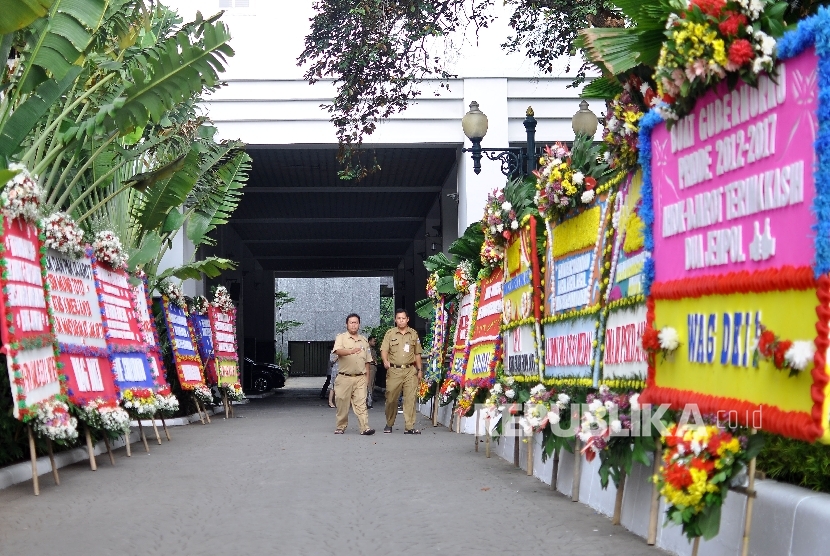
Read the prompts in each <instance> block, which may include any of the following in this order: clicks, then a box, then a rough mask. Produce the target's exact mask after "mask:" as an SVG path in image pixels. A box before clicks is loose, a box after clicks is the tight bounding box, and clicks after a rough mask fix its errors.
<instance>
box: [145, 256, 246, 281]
mask: <svg viewBox="0 0 830 556" xmlns="http://www.w3.org/2000/svg"><path fill="white" fill-rule="evenodd" d="M234 268H236V263H235V262H234V261H231V260H229V259H220V258H219V257H208V258H206V259H205V260H203V261H196V262H195V263H188V264H184V265H182V266H177V267H174V268H168V269H167V270H165V271H164V272H162V273H160V274H159V275H158V276H156V281H157V282H161V281H162V280H165V279H167V278H171V277H172V278H178V279H179V280H201V279H202V274H204V275H205V276H207V277H208V278H216V277H217V276H219V274H221V273H222V271H223V270H233V269H234Z"/></svg>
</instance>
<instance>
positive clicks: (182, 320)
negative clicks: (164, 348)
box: [161, 295, 205, 390]
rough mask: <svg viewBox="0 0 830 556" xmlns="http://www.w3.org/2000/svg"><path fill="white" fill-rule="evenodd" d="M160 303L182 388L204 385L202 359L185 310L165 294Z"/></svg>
mask: <svg viewBox="0 0 830 556" xmlns="http://www.w3.org/2000/svg"><path fill="white" fill-rule="evenodd" d="M161 304H162V313H163V314H164V320H165V321H166V322H167V335H168V337H169V339H170V346H171V348H172V349H173V359H174V362H175V364H176V372H177V373H178V375H179V383H180V384H181V386H182V390H193V389H194V388H196V387H197V386H200V385H204V383H205V378H204V372H203V370H202V359H201V358H200V357H199V354H198V353H197V349H198V348H197V347H196V336H195V335H194V333H193V329H192V328H191V326H190V322H189V321H188V318H187V316H188V315H187V310H186V309H184V308H182V307H180V306H179V305H178V304H176V303H173V302H171V301H170V298H169V297H167V296H166V295H163V296H162V297H161Z"/></svg>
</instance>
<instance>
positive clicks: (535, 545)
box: [0, 386, 665, 556]
mask: <svg viewBox="0 0 830 556" xmlns="http://www.w3.org/2000/svg"><path fill="white" fill-rule="evenodd" d="M318 393H319V386H316V388H315V389H307V390H303V389H299V388H292V389H289V390H284V391H283V390H281V391H278V392H277V393H276V395H274V396H269V397H267V398H263V399H256V400H251V401H250V403H249V404H247V405H244V406H237V407H236V418H235V419H230V420H225V419H223V418H222V417H220V416H219V415H217V416H216V417H214V419H213V424H211V425H206V426H203V425H201V424H198V423H197V424H195V425H189V426H186V427H176V428H175V429H173V430H172V434H173V441H172V442H170V443H168V442H166V441H165V442H164V444H163V445H161V446H159V445H157V444H155V443H153V444H151V447H150V450H151V453H150V454H149V455H147V454H146V453H145V452H144V450H143V448H142V447H141V445H140V444H133V456H132V458H127V457H126V454H125V452H124V450H123V449H120V450H118V451H117V452H116V455H117V460H116V466H115V467H111V466H110V464H109V461H108V460H107V459H106V458H105V457H99V458H98V465H99V468H98V471H95V472H92V471H90V470H89V467H88V465H86V464H76V465H73V466H70V467H66V468H64V469H62V470H61V486H55V485H54V484H53V483H52V479H51V476H50V475H43V476H42V477H41V494H40V496H39V497H35V496H33V495H32V489H31V482H28V483H23V484H20V485H17V486H14V487H11V488H9V489H6V490H2V491H0V554H2V555H12V554H13V555H17V556H28V555H33V556H34V555H42V554H61V555H75V554H78V555H84V556H97V555H136V556H153V555H165V556H171V555H195V554H236V555H259V554H280V555H282V554H285V555H295V554H296V555H328V554H332V555H333V554H337V555H355V556H358V555H360V556H363V555H383V556H386V555H392V554H395V555H398V554H403V555H406V554H418V555H421V554H452V555H456V554H482V555H497V554H498V555H502V554H516V553H519V552H523V553H524V552H528V551H534V552H538V553H542V551H544V552H549V553H552V554H566V555H567V554H579V555H580V556H592V555H597V556H600V555H601V556H607V555H608V554H613V555H614V556H635V555H637V556H639V555H644V556H645V555H651V556H656V555H659V554H665V552H663V551H661V550H658V549H655V548H652V547H648V546H647V545H646V543H645V541H644V540H643V539H641V538H639V537H636V536H634V535H632V534H630V533H629V532H627V531H626V530H625V529H623V528H621V527H618V526H617V527H615V526H612V525H611V523H610V520H609V519H608V518H607V517H605V516H602V515H599V514H597V513H596V512H594V511H593V510H591V509H590V508H588V507H587V506H584V505H582V504H575V503H572V502H570V500H569V499H567V498H565V497H563V496H561V495H559V494H556V493H554V492H552V491H551V490H550V489H549V487H548V486H547V485H544V484H543V483H541V482H539V481H538V480H536V479H534V478H532V477H528V476H526V475H525V473H524V471H521V470H519V469H516V468H515V467H513V465H512V464H511V463H508V462H506V461H504V460H502V459H501V458H499V457H497V456H493V457H492V458H491V459H486V458H485V457H484V453H483V450H482V451H481V452H478V453H476V452H475V451H474V449H473V442H472V439H471V438H470V437H469V436H467V435H463V434H456V433H454V432H450V431H448V430H447V429H446V428H444V427H438V428H433V427H432V424H431V422H429V421H427V420H426V419H423V418H421V417H419V425H418V426H419V427H420V428H421V429H422V430H423V434H422V435H420V436H412V435H403V434H402V433H403V422H402V421H403V419H402V418H403V416H402V415H399V416H398V422H397V423H396V424H395V430H394V433H393V434H391V435H390V434H386V435H384V434H382V433H381V432H378V434H376V435H375V436H360V435H359V434H357V431H356V429H355V425H356V419H355V418H354V415H351V416H350V426H349V429H348V430H347V432H346V434H345V435H342V436H339V435H337V436H336V435H334V434H333V431H334V410H332V409H329V408H328V407H327V405H326V404H325V403H324V402H323V401H322V400H319V399H318V398H317V394H318ZM370 424H371V426H373V427H374V428H376V429H378V431H380V430H382V428H383V425H384V419H383V410H382V406H381V404H380V403H378V404H377V405H375V409H372V410H370Z"/></svg>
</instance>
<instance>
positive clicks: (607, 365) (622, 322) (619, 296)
mask: <svg viewBox="0 0 830 556" xmlns="http://www.w3.org/2000/svg"><path fill="white" fill-rule="evenodd" d="M642 182H643V178H642V172H641V171H640V170H637V171H635V172H632V173H631V174H629V176H628V177H627V178H626V180H625V182H624V183H623V185H622V186H621V187H620V190H619V191H618V192H617V198H616V201H615V203H614V212H613V216H612V222H613V227H614V228H615V229H616V233H615V235H614V244H613V249H612V257H611V269H610V274H609V277H608V279H609V286H608V289H607V291H606V293H605V296H606V302H605V311H606V316H605V327H604V340H603V346H604V350H603V353H602V378H603V381H608V380H613V379H640V380H642V379H644V378H645V376H646V374H647V372H648V364H647V353H646V351H645V350H644V349H643V345H642V337H643V332H644V331H645V328H646V303H645V297H644V296H643V284H644V281H645V269H646V263H647V261H649V259H650V256H651V254H650V252H649V251H648V250H647V249H645V224H644V223H643V220H642V217H641V211H642V208H643V202H642V193H641V187H642Z"/></svg>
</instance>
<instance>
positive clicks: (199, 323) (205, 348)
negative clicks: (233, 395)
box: [187, 312, 216, 384]
mask: <svg viewBox="0 0 830 556" xmlns="http://www.w3.org/2000/svg"><path fill="white" fill-rule="evenodd" d="M187 319H188V320H189V321H190V326H191V327H192V328H193V334H194V336H195V337H196V346H197V348H198V350H199V357H201V359H202V366H203V369H204V373H205V380H206V381H207V383H208V384H216V370H215V369H214V368H213V367H212V366H211V367H210V368H209V367H208V361H211V360H213V357H214V355H213V332H212V329H211V327H210V317H208V314H207V313H201V314H200V313H195V312H191V313H190V315H189V316H188V317H187Z"/></svg>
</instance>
